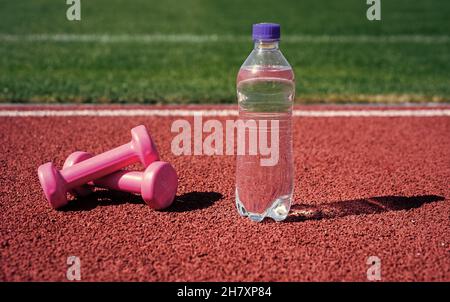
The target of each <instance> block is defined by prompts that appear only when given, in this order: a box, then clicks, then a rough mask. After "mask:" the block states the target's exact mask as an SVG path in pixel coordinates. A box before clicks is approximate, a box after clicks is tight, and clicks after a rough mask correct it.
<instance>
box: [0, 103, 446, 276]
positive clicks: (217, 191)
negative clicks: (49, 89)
mask: <svg viewBox="0 0 450 302" xmlns="http://www.w3.org/2000/svg"><path fill="white" fill-rule="evenodd" d="M48 108H49V107H46V108H45V109H48ZM146 108H149V107H146ZM150 108H152V107H150ZM5 109H7V110H11V109H18V110H30V107H18V108H16V107H2V108H0V110H5ZM63 109H64V108H63ZM77 109H79V108H77ZM122 109H123V108H122ZM233 109H234V108H233ZM309 109H310V108H308V110H309ZM328 109H329V108H328ZM353 109H354V108H353ZM357 109H358V110H364V107H359V108H357ZM377 109H379V110H384V108H380V107H377ZM447 109H448V108H447ZM314 110H321V108H320V107H317V108H314ZM387 110H389V109H387ZM208 118H211V117H208ZM175 119H177V118H176V117H0V138H1V144H0V154H1V157H0V164H1V170H2V173H1V176H0V202H1V203H0V221H1V223H0V253H1V254H0V280H3V281H27V280H61V281H63V280H66V270H67V268H68V265H67V263H66V261H67V257H68V256H71V255H74V256H78V257H79V258H80V261H81V275H82V280H84V281H100V280H149V281H228V280H231V281H255V280H258V281H309V280H314V281H325V280H326V281H329V280H343V281H365V280H367V277H366V271H367V269H368V268H369V265H368V264H366V261H367V258H368V257H369V256H377V257H379V258H380V259H381V274H382V280H383V281H398V280H417V281H450V257H449V256H450V253H449V252H450V249H449V238H450V223H449V216H450V200H449V197H450V186H449V184H450V118H449V117H448V116H447V117H445V116H439V117H370V118H369V117H350V118H348V117H347V118H346V117H331V118H317V117H296V118H295V119H294V150H295V154H294V158H295V169H296V176H295V205H294V206H293V211H292V213H291V214H290V216H289V218H288V219H287V221H285V222H282V223H275V222H272V221H269V220H268V221H265V222H263V223H260V224H257V223H253V222H251V221H249V220H247V219H242V218H240V217H239V216H238V214H237V212H236V210H235V206H234V179H235V175H234V174H235V168H234V160H235V159H234V157H232V156H212V157H211V156H179V157H177V156H174V155H173V154H172V153H171V149H170V142H171V139H172V138H173V137H174V135H175V134H173V133H171V132H170V127H171V124H172V122H173V121H174V120H175ZM185 119H188V120H192V117H188V118H185ZM225 119H226V117H221V118H219V120H221V121H224V120H225ZM204 120H206V118H204ZM138 124H144V125H146V126H147V127H148V129H149V130H150V131H151V134H152V136H153V138H154V140H155V141H156V143H157V146H158V148H159V151H160V153H161V155H162V156H161V157H162V159H163V160H166V161H170V162H171V163H172V164H173V165H174V166H175V168H176V170H177V171H178V174H179V176H180V185H179V189H178V194H177V198H176V200H175V202H174V204H173V206H172V207H171V208H169V209H168V210H166V211H163V212H157V211H153V210H152V209H150V208H149V207H148V206H146V205H145V204H144V203H143V202H142V201H141V199H140V198H139V197H136V196H133V195H130V194H125V193H118V192H110V191H97V192H96V193H95V194H94V195H93V196H91V197H88V198H84V199H83V198H80V199H77V200H73V201H72V202H71V203H70V205H69V206H67V207H66V208H64V209H63V210H60V211H55V210H53V209H51V208H50V207H49V205H48V204H47V202H46V201H45V199H44V196H43V194H42V192H41V189H40V186H39V182H38V179H37V174H36V169H37V167H38V166H39V165H40V164H42V163H44V162H47V161H54V162H55V163H56V164H57V165H58V166H59V167H61V166H62V164H63V162H64V159H65V157H66V156H68V155H69V154H70V153H71V152H73V151H75V150H85V151H89V152H92V153H100V152H103V151H105V150H107V149H109V148H112V147H115V146H117V145H120V144H123V143H126V142H128V141H129V139H130V134H129V130H130V129H131V128H132V127H133V126H136V125H138ZM135 168H139V166H136V167H135Z"/></svg>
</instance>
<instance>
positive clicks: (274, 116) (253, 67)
mask: <svg viewBox="0 0 450 302" xmlns="http://www.w3.org/2000/svg"><path fill="white" fill-rule="evenodd" d="M253 41H254V49H253V51H252V52H251V53H250V55H249V56H248V58H247V59H246V60H245V62H244V64H243V65H242V66H241V69H240V70H239V73H238V76H237V98H238V104H239V121H241V125H245V127H243V134H245V138H242V136H241V142H240V143H242V141H245V143H246V144H245V148H246V149H245V152H239V145H238V151H237V165H236V207H237V210H238V212H239V214H240V215H241V216H245V217H249V218H250V219H251V220H253V221H258V222H259V221H262V220H263V219H264V218H265V217H271V218H273V219H274V220H276V221H281V220H283V219H285V218H286V217H287V215H288V213H289V209H290V206H291V201H292V196H293V178H294V167H293V158H292V104H293V101H294V97H295V81H294V72H293V71H292V68H291V66H290V65H289V63H288V62H287V60H286V59H285V57H284V56H283V54H282V53H281V51H280V49H279V41H280V25H279V24H274V23H259V24H254V25H253ZM276 135H278V141H277V139H276V138H277V137H276ZM255 137H257V141H258V144H257V145H258V146H257V147H258V148H257V152H256V154H255V148H254V147H255V146H253V145H254V144H255ZM264 137H266V141H267V142H268V143H267V144H266V145H268V146H270V143H272V146H271V149H272V150H271V151H272V152H273V153H274V152H275V149H276V152H278V154H271V158H272V160H267V158H268V157H269V156H268V155H267V154H268V152H267V150H265V149H264V148H261V142H264V140H262V139H261V138H264ZM271 138H272V139H271ZM238 139H239V135H238ZM238 143H239V141H238ZM264 145H265V144H262V146H264ZM252 147H253V150H252ZM274 147H277V148H274ZM266 149H267V148H266ZM252 151H253V152H252ZM263 151H264V152H263ZM263 158H266V161H265V162H264V161H262V159H263Z"/></svg>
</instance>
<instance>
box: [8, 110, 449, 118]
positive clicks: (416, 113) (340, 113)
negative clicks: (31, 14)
mask: <svg viewBox="0 0 450 302" xmlns="http://www.w3.org/2000/svg"><path fill="white" fill-rule="evenodd" d="M237 114H238V112H237V110H229V109H224V110H217V109H205V110H184V109H83V110H0V117H70V116H80V117H83V116H86V117H89V116H92V117H120V116H123V117H127V116H129V117H133V116H161V117H176V116H179V117H187V116H197V115H200V116H218V117H220V116H237ZM293 115H294V116H299V117H439V116H450V109H416V110H399V109H382V110H294V111H293Z"/></svg>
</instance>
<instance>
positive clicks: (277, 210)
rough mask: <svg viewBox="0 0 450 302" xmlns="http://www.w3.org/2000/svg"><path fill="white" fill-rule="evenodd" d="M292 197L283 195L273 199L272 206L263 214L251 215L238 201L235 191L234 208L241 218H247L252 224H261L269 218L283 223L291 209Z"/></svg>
mask: <svg viewBox="0 0 450 302" xmlns="http://www.w3.org/2000/svg"><path fill="white" fill-rule="evenodd" d="M291 200H292V195H283V196H280V197H278V198H277V199H275V201H274V202H273V203H272V205H271V206H270V207H269V208H268V209H267V210H266V211H265V212H263V213H252V212H249V211H247V209H246V208H245V206H244V205H243V204H242V202H241V201H240V200H239V195H238V192H237V190H236V208H237V211H238V213H239V215H241V216H242V217H248V218H249V219H250V220H252V221H254V222H261V221H263V220H264V218H266V217H269V218H272V219H273V220H275V221H283V220H284V219H286V217H287V216H288V214H289V210H290V208H291Z"/></svg>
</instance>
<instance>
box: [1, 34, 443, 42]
mask: <svg viewBox="0 0 450 302" xmlns="http://www.w3.org/2000/svg"><path fill="white" fill-rule="evenodd" d="M250 40H251V38H250V36H236V35H218V34H210V35H196V34H130V35H127V34H49V33H47V34H46V33H43V34H23V35H17V34H7V33H0V41H1V42H84V43H158V42H167V43H209V42H234V41H250ZM283 41H284V42H288V43H289V42H290V43H424V44H439V43H449V42H450V36H449V35H285V36H283Z"/></svg>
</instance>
